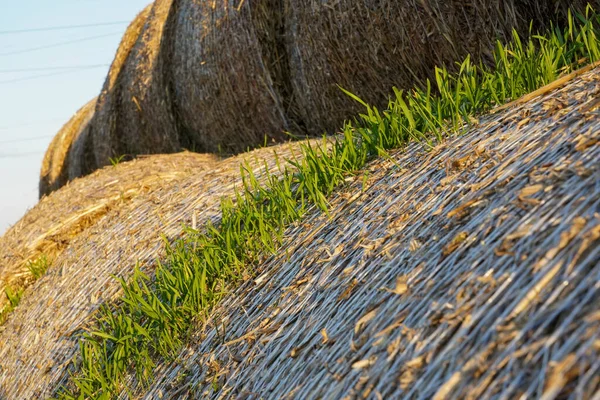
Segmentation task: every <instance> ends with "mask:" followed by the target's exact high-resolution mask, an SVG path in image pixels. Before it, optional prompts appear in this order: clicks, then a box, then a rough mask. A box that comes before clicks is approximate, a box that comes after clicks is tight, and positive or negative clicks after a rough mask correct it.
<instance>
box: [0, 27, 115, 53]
mask: <svg viewBox="0 0 600 400" xmlns="http://www.w3.org/2000/svg"><path fill="white" fill-rule="evenodd" d="M122 33H123V32H112V33H106V34H104V35H96V36H87V37H84V38H81V39H75V40H67V41H65V42H58V43H52V44H48V45H45V46H38V47H30V48H28V49H24V50H16V51H9V52H7V53H0V56H12V55H15V54H23V53H29V52H32V51H37V50H45V49H50V48H53V47H59V46H66V45H68V44H71V43H79V42H86V41H88V40H94V39H100V38H105V37H108V36H114V35H121V34H122Z"/></svg>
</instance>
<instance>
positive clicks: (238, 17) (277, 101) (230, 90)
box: [169, 0, 291, 153]
mask: <svg viewBox="0 0 600 400" xmlns="http://www.w3.org/2000/svg"><path fill="white" fill-rule="evenodd" d="M175 3H176V4H177V6H176V13H177V17H176V18H175V19H174V20H173V23H174V26H173V28H172V29H171V31H170V32H171V34H172V35H173V37H172V38H171V39H170V40H171V47H172V58H171V59H170V69H169V72H170V76H171V80H172V86H173V95H174V99H173V101H174V107H175V110H176V111H175V112H176V116H177V117H178V118H179V122H180V126H181V128H182V130H183V135H186V136H188V137H189V138H190V141H191V142H192V143H193V146H194V149H195V150H197V151H208V152H227V153H231V152H233V153H238V152H241V151H244V150H246V149H247V148H248V147H255V146H257V145H259V144H261V143H263V142H264V140H265V137H267V138H268V141H269V142H271V141H272V140H276V141H280V140H282V139H284V138H285V135H284V133H283V132H284V131H285V130H289V129H290V126H291V125H290V124H289V116H288V115H287V110H286V108H285V104H284V98H283V94H282V93H281V92H280V90H278V87H277V85H276V84H277V82H276V80H275V79H274V78H276V76H272V73H273V72H275V69H276V67H277V65H274V64H271V63H269V62H268V61H271V60H269V59H267V58H263V54H265V53H266V54H269V55H272V56H276V55H277V54H279V55H280V56H281V57H285V48H284V47H283V48H282V47H279V48H277V46H276V44H275V43H273V44H272V46H269V47H265V46H266V45H267V43H265V42H264V41H261V37H268V36H275V35H277V34H278V32H276V31H275V29H274V28H270V27H268V26H266V25H268V24H269V23H270V22H273V21H275V20H274V19H269V17H271V16H272V15H271V14H272V13H271V12H270V11H274V10H273V9H274V8H275V2H273V1H269V0H257V1H246V2H239V1H235V0H228V1H221V2H217V3H215V2H207V1H203V0H176V1H175ZM265 13H266V15H265ZM279 18H281V16H279ZM277 52H279V53H277ZM271 58H272V57H271ZM283 73H284V72H281V73H280V74H283Z"/></svg>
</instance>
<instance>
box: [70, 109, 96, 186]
mask: <svg viewBox="0 0 600 400" xmlns="http://www.w3.org/2000/svg"><path fill="white" fill-rule="evenodd" d="M93 118H94V117H93V116H92V120H93ZM91 132H92V125H91V121H90V123H88V124H87V125H86V126H85V128H84V129H83V130H82V131H81V133H80V134H79V136H78V137H77V140H75V141H74V142H73V145H72V148H71V152H70V153H69V159H68V173H69V180H73V179H75V178H79V177H81V176H85V175H89V174H91V173H92V172H94V171H95V170H96V169H97V166H96V159H95V158H94V152H93V142H92V135H91Z"/></svg>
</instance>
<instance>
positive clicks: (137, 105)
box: [94, 0, 181, 166]
mask: <svg viewBox="0 0 600 400" xmlns="http://www.w3.org/2000/svg"><path fill="white" fill-rule="evenodd" d="M171 3H172V0H156V1H155V2H154V4H153V5H152V8H151V9H150V12H149V14H148V17H147V18H146V21H145V23H144V26H143V27H142V29H141V32H140V34H139V36H138V39H137V41H136V43H135V45H134V46H133V47H132V49H131V51H130V52H129V56H128V57H127V59H126V61H125V63H124V64H123V66H122V68H121V70H120V82H119V84H118V85H117V86H116V88H115V90H114V91H113V96H115V95H116V96H117V98H118V99H119V101H120V103H119V106H118V109H117V110H115V112H116V118H117V123H116V124H115V125H113V126H110V127H108V129H106V127H104V128H105V129H104V130H103V132H104V135H105V136H104V137H102V136H97V139H98V140H100V141H105V140H106V142H107V143H108V146H103V147H102V151H100V150H99V149H95V153H94V154H95V156H96V163H98V165H99V166H101V165H107V164H108V163H109V159H110V157H118V156H121V155H123V154H128V155H137V154H151V153H173V152H176V151H180V149H181V147H180V144H179V136H178V134H177V129H176V127H175V119H174V117H173V114H172V111H171V99H170V96H169V93H168V91H167V89H166V81H165V78H166V67H165V57H164V54H165V51H164V45H163V41H164V38H165V37H166V36H167V35H166V34H165V32H164V31H165V29H167V24H168V16H169V12H170V10H171Z"/></svg>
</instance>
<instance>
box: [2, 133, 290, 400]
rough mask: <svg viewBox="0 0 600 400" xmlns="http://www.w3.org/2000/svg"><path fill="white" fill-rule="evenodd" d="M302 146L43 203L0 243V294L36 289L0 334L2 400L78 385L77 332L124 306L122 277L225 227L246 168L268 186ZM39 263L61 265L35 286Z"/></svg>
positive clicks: (106, 184) (190, 157) (168, 167)
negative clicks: (190, 236)
mask: <svg viewBox="0 0 600 400" xmlns="http://www.w3.org/2000/svg"><path fill="white" fill-rule="evenodd" d="M297 146H298V145H297V144H284V145H280V146H278V147H276V148H266V149H259V150H255V151H254V152H252V153H249V154H243V155H240V156H238V157H231V158H228V159H225V160H218V159H216V157H215V156H214V155H202V154H196V153H190V152H185V153H182V154H169V155H158V156H148V157H142V158H138V159H136V160H133V161H131V162H126V163H123V164H118V165H117V166H116V167H112V166H111V167H107V168H105V169H101V170H99V171H97V172H95V173H93V174H91V175H89V176H86V177H83V178H81V179H77V180H75V181H73V182H72V183H70V184H69V185H67V186H65V187H63V188H62V189H60V190H58V191H55V192H53V193H52V194H50V195H49V196H47V197H44V198H43V199H42V200H41V201H40V203H39V204H38V205H37V206H36V207H34V208H33V209H32V210H31V211H30V212H29V213H27V214H26V215H25V217H24V218H23V219H22V220H21V221H19V222H18V223H17V224H16V225H15V226H13V227H12V228H11V229H10V230H9V231H8V232H7V233H6V235H4V236H3V237H2V238H0V290H3V289H4V288H5V287H6V285H7V284H13V283H17V284H20V283H22V281H20V280H21V279H27V280H28V281H27V282H25V284H26V286H28V289H27V290H26V291H25V293H24V294H23V298H22V299H21V303H20V304H19V306H18V307H17V308H16V309H15V310H14V311H12V313H10V314H9V316H8V320H7V321H6V323H4V324H3V325H0V398H8V399H13V398H47V397H50V396H52V395H53V393H54V390H55V389H56V387H57V385H59V384H61V383H65V382H66V379H67V378H68V377H69V362H70V360H72V358H73V356H74V355H75V353H76V351H77V350H78V344H77V340H78V337H77V336H78V335H77V334H75V332H77V331H78V330H79V329H80V327H82V325H81V324H82V323H84V324H85V323H86V322H85V321H88V322H89V321H91V320H92V318H93V315H94V312H95V311H96V310H97V308H98V307H99V306H100V305H101V304H104V303H105V302H110V301H114V300H116V298H117V297H118V296H120V285H119V283H118V281H116V280H115V279H114V276H115V275H116V276H120V277H125V278H127V277H129V276H130V275H131V274H132V272H133V269H134V267H135V265H136V264H138V263H139V265H140V267H141V268H142V269H143V270H144V271H145V272H146V273H149V274H152V271H153V269H154V266H155V263H156V260H157V259H160V258H161V257H162V256H163V255H164V238H165V237H166V238H167V239H168V240H174V239H175V238H178V237H180V236H181V235H182V234H183V230H184V226H185V225H187V226H194V223H195V224H196V225H197V226H198V227H202V226H204V225H205V224H206V223H207V221H208V220H210V221H212V222H214V223H216V221H217V220H218V218H219V217H220V200H221V198H222V197H223V196H227V197H232V196H233V195H234V188H235V187H236V186H237V188H238V189H239V187H240V185H241V177H240V165H241V164H244V165H245V166H247V167H248V168H250V169H251V170H252V171H253V172H254V174H255V175H256V176H257V177H258V179H263V178H264V176H265V174H264V171H265V161H266V163H267V164H268V166H269V169H270V170H271V171H274V170H275V168H276V161H275V157H274V155H273V154H274V152H276V153H277V154H278V156H279V157H281V158H285V157H292V154H297V153H298V147H297ZM88 217H89V218H88ZM88 219H89V220H88ZM39 254H48V256H49V257H51V258H52V260H51V265H50V267H49V269H48V272H47V273H46V274H45V276H44V277H43V278H41V279H39V280H35V281H34V280H33V279H31V275H30V274H28V272H27V267H26V261H27V260H28V259H32V258H33V257H36V255H39ZM0 302H2V303H0V309H1V307H2V306H3V305H5V304H6V302H7V301H6V299H5V298H3V296H0ZM14 335H17V336H18V337H19V339H18V340H15V337H16V336H14ZM40 365H42V366H43V367H42V368H39V366H40Z"/></svg>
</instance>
